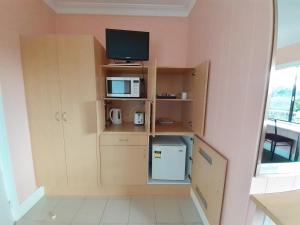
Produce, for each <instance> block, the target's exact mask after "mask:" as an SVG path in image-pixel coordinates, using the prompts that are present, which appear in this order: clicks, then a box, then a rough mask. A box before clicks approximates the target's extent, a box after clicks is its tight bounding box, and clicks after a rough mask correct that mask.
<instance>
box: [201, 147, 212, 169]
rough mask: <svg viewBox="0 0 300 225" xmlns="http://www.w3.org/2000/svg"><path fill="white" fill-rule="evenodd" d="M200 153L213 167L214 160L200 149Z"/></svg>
mask: <svg viewBox="0 0 300 225" xmlns="http://www.w3.org/2000/svg"><path fill="white" fill-rule="evenodd" d="M198 153H199V154H200V155H201V156H202V157H203V158H204V159H205V160H206V161H207V162H208V163H209V164H210V165H212V163H213V161H212V158H211V157H210V156H209V155H208V154H207V153H206V152H205V151H203V150H202V149H201V148H199V151H198Z"/></svg>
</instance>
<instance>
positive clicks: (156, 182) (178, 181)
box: [148, 177, 191, 185]
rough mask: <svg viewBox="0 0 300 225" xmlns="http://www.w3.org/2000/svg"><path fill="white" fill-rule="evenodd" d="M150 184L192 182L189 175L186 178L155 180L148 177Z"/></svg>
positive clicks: (183, 183)
mask: <svg viewBox="0 0 300 225" xmlns="http://www.w3.org/2000/svg"><path fill="white" fill-rule="evenodd" d="M148 184H151V185H173V184H174V185H176V184H179V185H180V184H181V185H188V184H191V181H190V179H189V178H188V177H186V178H185V179H184V180H155V179H152V178H148Z"/></svg>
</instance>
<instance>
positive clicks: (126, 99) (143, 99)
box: [103, 98, 150, 101]
mask: <svg viewBox="0 0 300 225" xmlns="http://www.w3.org/2000/svg"><path fill="white" fill-rule="evenodd" d="M103 100H107V101H150V99H148V98H103Z"/></svg>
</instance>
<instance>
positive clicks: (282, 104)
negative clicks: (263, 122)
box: [268, 66, 300, 123]
mask: <svg viewBox="0 0 300 225" xmlns="http://www.w3.org/2000/svg"><path fill="white" fill-rule="evenodd" d="M270 90H271V91H272V93H271V99H270V105H269V110H268V118H269V119H278V120H283V121H288V122H293V123H300V66H293V67H288V68H284V69H280V70H276V71H275V72H274V73H272V74H271V78H270Z"/></svg>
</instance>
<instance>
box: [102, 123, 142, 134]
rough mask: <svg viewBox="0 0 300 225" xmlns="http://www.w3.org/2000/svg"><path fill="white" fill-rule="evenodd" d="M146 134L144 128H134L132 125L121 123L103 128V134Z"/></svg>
mask: <svg viewBox="0 0 300 225" xmlns="http://www.w3.org/2000/svg"><path fill="white" fill-rule="evenodd" d="M136 132H139V133H140V132H142V133H146V129H145V126H135V125H134V124H133V123H128V122H125V123H122V124H120V125H113V124H110V125H108V126H107V127H105V129H104V131H103V133H136Z"/></svg>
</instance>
